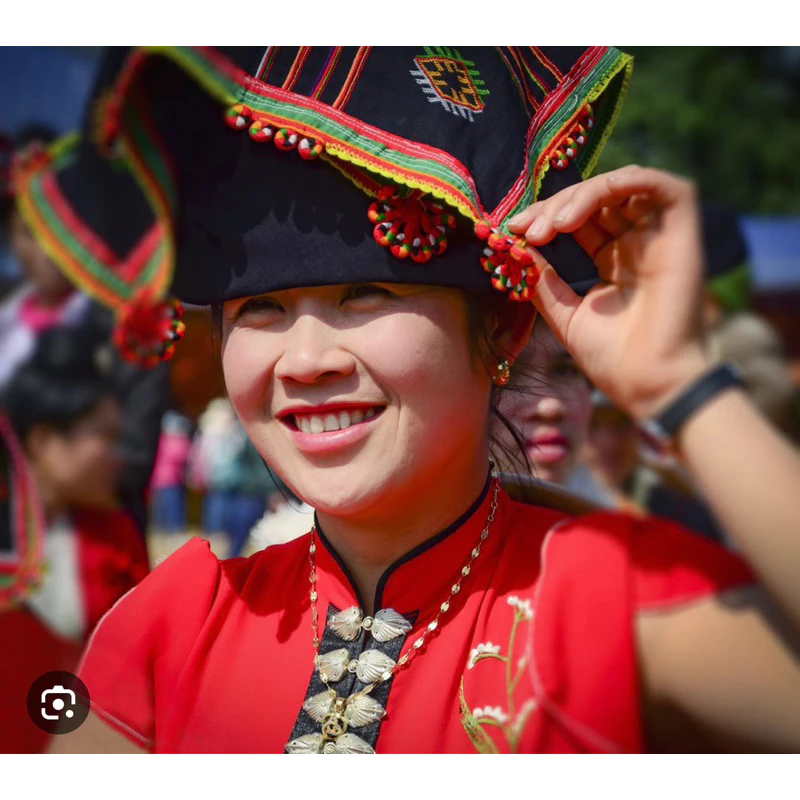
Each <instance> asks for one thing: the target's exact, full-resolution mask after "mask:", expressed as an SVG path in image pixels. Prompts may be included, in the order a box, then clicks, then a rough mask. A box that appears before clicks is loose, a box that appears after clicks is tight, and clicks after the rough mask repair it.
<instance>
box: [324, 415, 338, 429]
mask: <svg viewBox="0 0 800 800" xmlns="http://www.w3.org/2000/svg"><path fill="white" fill-rule="evenodd" d="M325 430H326V431H338V430H339V417H337V416H336V414H326V416H325Z"/></svg>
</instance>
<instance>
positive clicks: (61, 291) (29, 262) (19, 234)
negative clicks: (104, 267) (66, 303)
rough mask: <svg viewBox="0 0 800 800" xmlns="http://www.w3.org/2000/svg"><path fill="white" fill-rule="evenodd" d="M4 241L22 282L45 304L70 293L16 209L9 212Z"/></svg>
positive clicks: (69, 284) (68, 283)
mask: <svg viewBox="0 0 800 800" xmlns="http://www.w3.org/2000/svg"><path fill="white" fill-rule="evenodd" d="M8 238H9V243H10V245H11V249H12V251H13V252H14V255H15V256H16V257H17V259H18V260H19V264H20V267H21V268H22V272H23V274H24V275H25V278H26V279H27V280H28V281H29V282H30V283H31V284H32V285H33V286H34V287H35V289H36V292H37V294H38V295H39V296H40V297H41V298H42V299H43V300H44V301H45V302H53V303H55V302H58V301H59V300H61V299H62V298H63V297H65V296H66V295H67V294H69V293H70V292H71V291H72V289H73V287H72V284H71V283H70V282H69V281H68V280H67V278H66V277H65V276H64V274H63V273H62V272H61V270H60V269H59V268H58V267H57V266H56V265H55V264H54V263H53V262H52V261H51V260H50V259H49V258H48V256H47V254H46V253H45V252H44V250H42V248H41V247H40V246H39V243H38V242H37V241H36V239H35V238H34V236H33V234H32V233H31V232H30V230H29V229H28V226H27V225H26V224H25V222H24V220H23V219H22V217H21V215H20V213H19V212H18V211H17V210H16V209H15V210H14V211H12V212H11V219H10V222H9V237H8Z"/></svg>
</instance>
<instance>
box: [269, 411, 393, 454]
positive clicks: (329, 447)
mask: <svg viewBox="0 0 800 800" xmlns="http://www.w3.org/2000/svg"><path fill="white" fill-rule="evenodd" d="M384 409H385V406H381V405H371V404H365V403H346V404H344V403H335V404H334V403H331V404H326V405H321V406H301V407H293V408H290V409H287V410H285V411H282V412H281V413H280V414H279V415H278V418H279V419H280V420H281V422H282V423H283V424H284V425H285V426H286V428H287V429H288V430H289V431H290V433H291V437H292V441H293V442H294V444H295V446H296V447H297V448H298V449H299V450H300V451H301V452H303V453H306V454H309V455H311V454H326V453H336V452H339V451H340V450H343V449H345V448H347V447H350V446H352V445H353V444H355V443H356V442H360V441H362V440H363V439H364V438H365V437H366V436H368V435H369V433H370V431H371V430H372V428H373V425H372V424H371V423H373V422H377V419H378V417H380V415H381V414H382V413H383V411H384Z"/></svg>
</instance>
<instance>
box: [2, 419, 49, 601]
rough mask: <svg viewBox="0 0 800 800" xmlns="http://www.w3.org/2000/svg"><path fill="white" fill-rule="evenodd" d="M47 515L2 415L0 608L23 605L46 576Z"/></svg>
mask: <svg viewBox="0 0 800 800" xmlns="http://www.w3.org/2000/svg"><path fill="white" fill-rule="evenodd" d="M43 530H44V517H43V513H42V509H41V505H40V503H39V500H38V497H37V495H36V490H35V482H34V480H33V476H32V475H31V474H30V470H29V468H28V466H27V463H26V461H25V457H24V455H23V452H22V448H21V447H20V444H19V442H18V441H17V440H16V437H15V436H14V432H13V430H12V428H11V425H10V424H9V422H8V420H7V419H6V418H5V417H4V416H2V415H0V612H2V611H4V610H6V609H7V608H9V607H12V608H13V607H15V606H18V605H20V604H21V603H22V602H23V601H24V599H25V598H26V597H27V596H28V595H29V594H30V593H31V592H32V591H34V590H35V589H36V587H37V586H39V585H40V583H41V581H42V578H43V566H42V565H43V557H44V538H43V534H42V531H43Z"/></svg>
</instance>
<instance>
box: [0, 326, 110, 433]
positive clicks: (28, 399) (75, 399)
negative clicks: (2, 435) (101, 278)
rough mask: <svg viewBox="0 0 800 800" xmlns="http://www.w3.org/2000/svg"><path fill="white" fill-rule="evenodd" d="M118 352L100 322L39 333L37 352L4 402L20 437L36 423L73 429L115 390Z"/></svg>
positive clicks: (20, 370) (15, 379)
mask: <svg viewBox="0 0 800 800" xmlns="http://www.w3.org/2000/svg"><path fill="white" fill-rule="evenodd" d="M112 358H113V353H112V350H111V345H110V344H109V343H108V335H107V332H106V331H105V330H104V329H103V328H101V327H98V326H95V325H83V326H80V327H78V326H76V327H59V328H52V329H51V330H48V331H46V332H45V333H43V334H42V335H41V337H40V338H39V340H38V342H37V344H36V349H35V351H34V353H33V356H32V357H31V358H30V359H29V360H28V361H26V362H25V363H24V364H22V366H20V367H19V368H18V369H17V371H16V372H15V373H14V375H13V377H12V378H11V381H10V382H9V384H8V386H7V387H6V389H5V391H4V392H3V396H2V406H3V410H4V411H5V413H6V415H7V416H8V419H9V421H10V423H11V425H12V427H13V428H14V431H15V432H16V434H17V436H18V438H19V439H20V441H22V442H24V441H25V439H26V437H27V435H28V434H29V433H30V431H31V429H32V428H34V427H35V426H36V425H47V426H49V427H52V428H55V429H56V430H59V431H62V432H65V433H66V432H68V431H69V430H70V429H71V428H72V427H73V426H74V425H75V423H76V422H78V421H79V420H81V419H82V418H83V417H85V416H86V415H88V414H90V413H91V412H92V411H93V410H94V409H95V408H96V407H97V405H98V404H99V403H100V402H101V401H102V400H103V399H105V398H106V397H108V396H109V395H111V394H113V386H112V383H111V378H110V375H109V371H110V369H111V359H112Z"/></svg>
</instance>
